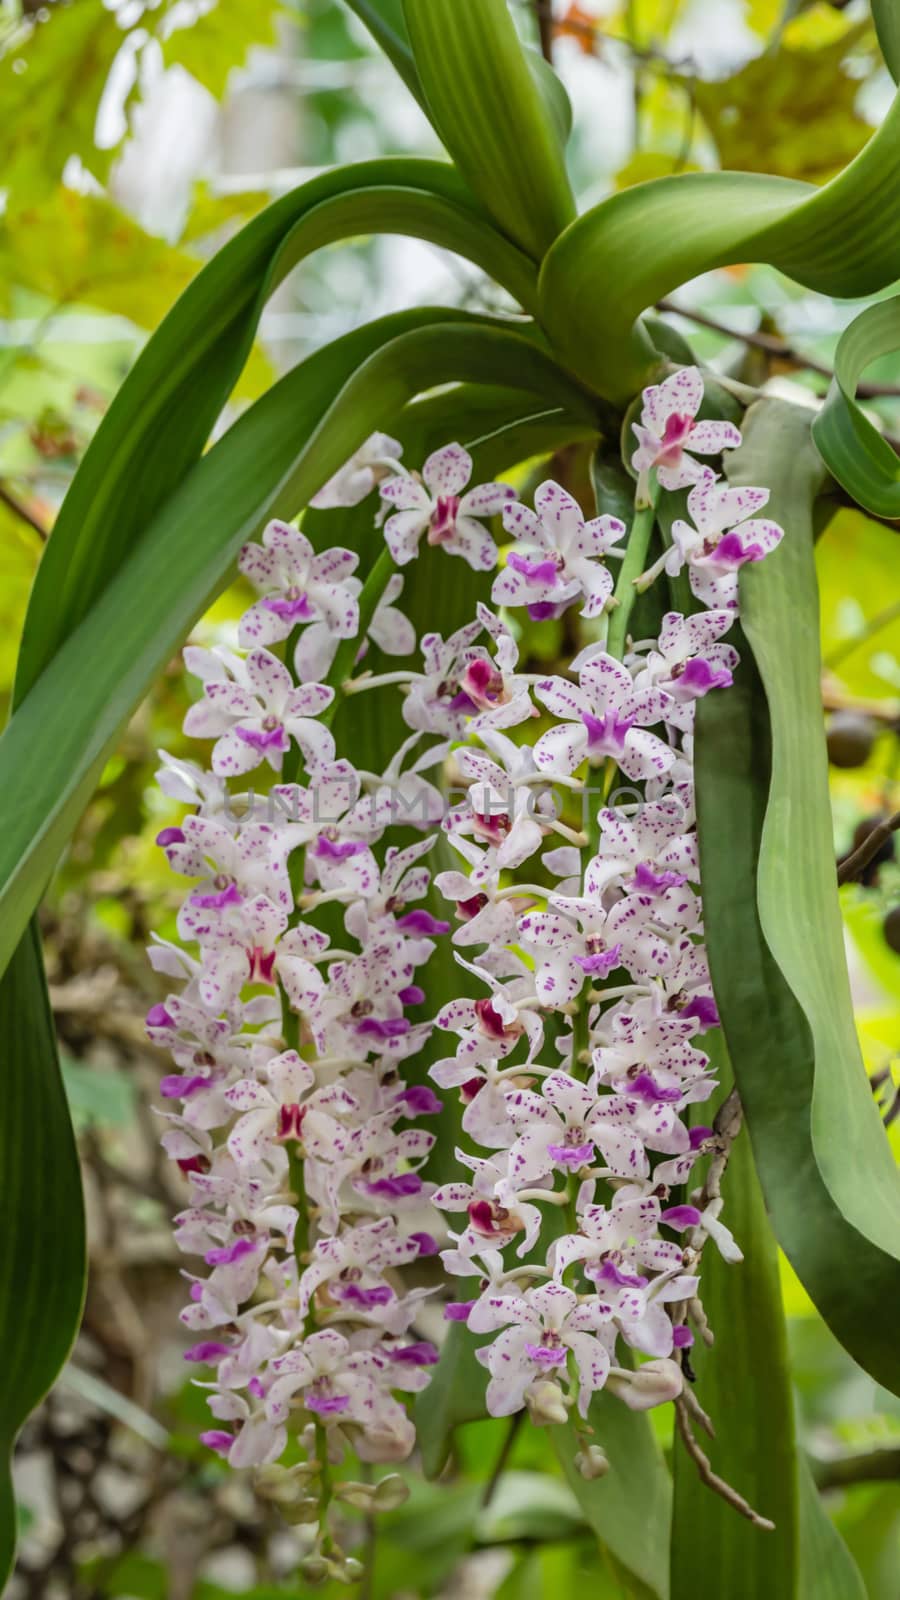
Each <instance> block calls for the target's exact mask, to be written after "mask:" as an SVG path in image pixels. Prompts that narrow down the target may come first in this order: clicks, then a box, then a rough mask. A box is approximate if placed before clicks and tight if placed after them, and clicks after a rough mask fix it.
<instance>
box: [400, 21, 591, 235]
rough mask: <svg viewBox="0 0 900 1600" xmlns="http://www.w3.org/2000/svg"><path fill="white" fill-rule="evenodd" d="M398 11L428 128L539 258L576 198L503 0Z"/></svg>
mask: <svg viewBox="0 0 900 1600" xmlns="http://www.w3.org/2000/svg"><path fill="white" fill-rule="evenodd" d="M404 14H405V17H406V23H407V27H408V29H409V36H410V40H411V42H412V49H413V58H414V60H415V64H416V70H417V72H418V74H419V78H420V79H421V82H422V86H423V89H424V92H425V99H426V102H427V107H428V112H429V115H430V117H431V120H432V122H433V123H434V126H435V129H436V130H437V133H438V134H439V136H440V138H441V139H442V140H443V143H444V144H445V145H446V147H447V149H448V150H449V152H450V154H451V156H452V157H453V160H454V162H455V163H456V165H457V166H458V168H459V170H460V172H461V173H462V174H463V176H464V177H465V178H466V179H467V181H468V182H469V184H470V185H471V188H472V190H473V191H474V193H475V194H477V195H479V196H480V198H481V200H482V201H483V203H484V205H485V206H486V207H487V209H488V210H489V211H490V213H491V215H492V216H493V217H494V218H495V220H496V221H497V222H498V223H499V224H500V226H501V227H502V228H503V229H504V231H505V232H506V233H508V234H509V236H510V238H512V239H515V241H516V243H517V244H519V245H521V246H522V248H523V249H525V250H527V252H528V254H529V255H531V256H533V257H534V259H535V260H540V258H541V256H542V255H543V254H544V251H545V250H546V249H547V247H548V246H549V245H550V244H551V242H552V241H553V239H555V238H556V236H557V234H558V233H559V232H560V231H561V230H562V229H563V228H564V227H565V226H566V224H567V223H569V222H570V221H571V220H572V217H573V215H574V211H575V203H574V200H573V197H572V191H571V188H570V186H569V180H568V177H567V175H566V168H565V161H564V157H563V150H562V140H561V138H560V109H559V106H558V105H555V106H554V109H553V110H551V109H550V108H549V106H548V103H547V100H546V99H545V97H544V93H543V92H539V91H538V90H537V89H536V88H535V82H534V78H533V76H532V71H531V69H530V67H529V64H528V56H527V54H526V52H525V50H524V49H523V47H522V45H521V43H520V42H519V37H518V34H517V33H516V29H515V25H514V23H513V20H512V17H511V15H510V12H509V8H508V6H507V3H506V0H478V4H477V5H472V4H468V3H466V4H462V5H461V4H459V0H404ZM538 70H539V69H538Z"/></svg>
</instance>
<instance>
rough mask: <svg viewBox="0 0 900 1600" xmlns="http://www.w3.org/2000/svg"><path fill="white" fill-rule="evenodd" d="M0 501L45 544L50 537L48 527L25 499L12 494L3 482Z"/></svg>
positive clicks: (0, 488)
mask: <svg viewBox="0 0 900 1600" xmlns="http://www.w3.org/2000/svg"><path fill="white" fill-rule="evenodd" d="M0 501H2V502H3V504H4V505H5V506H6V507H7V509H8V510H10V511H11V512H12V514H13V516H14V517H18V518H19V521H20V522H24V523H25V524H26V526H27V527H29V528H30V529H31V530H32V532H33V533H36V534H37V536H38V538H39V539H40V540H41V541H42V543H44V544H46V542H47V540H48V539H49V537H50V530H49V528H45V527H44V524H43V523H42V522H41V521H40V520H39V518H38V517H36V516H35V514H34V512H33V511H32V510H31V509H30V508H29V507H28V506H27V505H26V504H25V501H24V500H20V499H19V496H18V495H17V494H13V492H12V490H11V489H9V488H7V486H6V484H5V483H0Z"/></svg>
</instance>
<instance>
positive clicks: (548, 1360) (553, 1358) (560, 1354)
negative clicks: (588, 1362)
mask: <svg viewBox="0 0 900 1600" xmlns="http://www.w3.org/2000/svg"><path fill="white" fill-rule="evenodd" d="M525 1354H526V1355H527V1356H528V1357H530V1359H531V1360H532V1361H537V1362H538V1364H539V1365H540V1366H542V1367H559V1366H561V1365H562V1363H563V1362H564V1361H565V1359H566V1357H567V1356H568V1354H569V1352H568V1350H567V1348H566V1347H565V1345H564V1346H562V1348H559V1347H557V1346H554V1347H553V1348H551V1347H550V1346H549V1345H546V1344H526V1346H525Z"/></svg>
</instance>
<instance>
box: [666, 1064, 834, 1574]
mask: <svg viewBox="0 0 900 1600" xmlns="http://www.w3.org/2000/svg"><path fill="white" fill-rule="evenodd" d="M719 1054H720V1056H724V1054H725V1052H724V1051H720V1052H719ZM724 1076H725V1077H726V1079H727V1077H728V1074H727V1072H726V1073H725V1074H724ZM722 1193H723V1195H724V1196H725V1207H726V1217H727V1222H728V1226H729V1228H730V1229H731V1230H732V1232H733V1233H734V1235H735V1238H736V1239H737V1242H738V1244H739V1245H740V1248H741V1250H742V1251H743V1253H744V1259H743V1261H742V1262H737V1263H728V1262H725V1261H723V1260H722V1257H721V1256H720V1255H719V1253H718V1251H717V1250H716V1249H715V1246H714V1244H713V1242H712V1241H711V1240H710V1241H709V1243H708V1244H707V1247H706V1249H705V1250H704V1252H703V1263H702V1267H701V1284H700V1294H701V1297H702V1299H703V1306H704V1310H705V1312H706V1315H707V1317H708V1319H709V1324H710V1327H711V1329H712V1331H713V1333H714V1335H715V1344H714V1345H712V1346H711V1347H710V1346H708V1345H704V1344H703V1343H702V1342H701V1341H698V1342H697V1344H696V1345H695V1346H694V1348H693V1350H692V1351H691V1362H692V1365H693V1367H694V1369H695V1371H696V1375H697V1382H696V1385H695V1391H694V1392H695V1393H696V1396H697V1399H698V1401H699V1402H700V1405H701V1406H702V1407H703V1409H704V1411H706V1413H707V1415H708V1416H709V1418H710V1420H711V1421H712V1424H713V1426H714V1428H715V1430H716V1436H715V1439H713V1440H709V1439H708V1438H707V1437H706V1436H705V1434H704V1433H703V1432H702V1430H700V1429H699V1428H698V1427H697V1425H696V1424H695V1425H694V1432H695V1434H696V1436H697V1440H698V1442H699V1443H700V1445H701V1448H702V1449H703V1450H704V1451H705V1452H706V1454H707V1455H708V1456H709V1459H710V1462H711V1463H712V1467H713V1470H714V1471H715V1472H717V1473H718V1474H719V1476H720V1477H721V1478H724V1480H725V1482H726V1483H727V1484H729V1485H730V1486H731V1487H732V1488H733V1489H736V1490H737V1491H738V1493H739V1494H742V1495H743V1496H744V1497H745V1499H746V1500H748V1501H749V1503H750V1505H751V1506H752V1507H753V1508H754V1510H755V1511H758V1512H759V1514H760V1515H761V1516H764V1517H768V1518H770V1520H771V1521H772V1522H774V1523H775V1530H774V1532H771V1533H770V1532H767V1531H765V1530H764V1529H760V1528H756V1527H754V1526H753V1525H752V1524H751V1523H749V1522H746V1521H744V1520H743V1518H742V1517H741V1516H740V1515H739V1513H738V1512H737V1511H736V1510H735V1509H734V1507H733V1506H730V1505H728V1504H727V1503H726V1502H725V1501H724V1500H723V1499H721V1498H720V1497H719V1496H718V1495H717V1494H714V1493H713V1492H712V1490H711V1489H709V1488H707V1486H706V1485H705V1484H704V1483H702V1482H701V1480H700V1476H699V1474H698V1471H697V1468H696V1466H695V1464H694V1462H693V1461H692V1460H691V1458H690V1456H689V1455H688V1454H687V1451H686V1450H685V1448H684V1445H683V1444H682V1442H681V1439H680V1438H678V1437H677V1436H676V1442H675V1451H674V1458H673V1467H674V1476H675V1504H674V1510H673V1516H672V1552H671V1560H672V1600H686V1597H687V1596H692V1597H695V1600H707V1597H708V1600H719V1596H720V1595H722V1594H740V1593H741V1592H744V1593H746V1594H748V1595H749V1594H753V1595H757V1594H758V1595H765V1594H777V1595H779V1596H784V1597H785V1600H787V1597H788V1596H795V1595H796V1594H797V1588H796V1581H795V1578H796V1572H797V1567H798V1561H799V1555H798V1533H797V1520H798V1510H797V1478H796V1467H797V1455H796V1440H795V1437H794V1414H793V1396H792V1393H791V1379H790V1367H789V1363H788V1351H787V1335H786V1330H785V1323H784V1313H783V1311H782V1306H781V1285H780V1282H779V1275H778V1252H777V1249H776V1245H775V1240H774V1238H773V1236H772V1231H771V1228H770V1226H769V1221H768V1218H767V1216H766V1211H765V1206H764V1204H763V1198H762V1194H761V1192H760V1188H759V1183H758V1180H757V1177H756V1171H755V1168H754V1165H753V1154H752V1151H751V1149H750V1141H749V1138H748V1136H747V1130H746V1128H744V1129H742V1130H741V1132H740V1134H739V1135H738V1138H737V1139H736V1140H735V1143H734V1145H733V1146H732V1150H731V1156H730V1159H729V1162H728V1168H727V1171H726V1173H725V1177H724V1179H723V1181H722ZM823 1514H824V1513H823ZM698 1550H702V1551H703V1561H702V1562H698V1560H697V1552H698Z"/></svg>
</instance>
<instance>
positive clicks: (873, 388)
mask: <svg viewBox="0 0 900 1600" xmlns="http://www.w3.org/2000/svg"><path fill="white" fill-rule="evenodd" d="M656 309H657V311H668V312H669V313H670V314H672V315H674V316H677V317H685V318H686V319H687V321H688V322H695V323H696V324H697V326H698V328H709V329H710V331H711V332H712V333H721V334H723V335H724V336H725V337H726V338H728V339H738V340H739V341H740V343H741V344H745V345H748V346H749V347H750V349H751V350H762V351H763V352H764V353H765V354H766V355H768V356H772V357H773V358H774V359H776V360H778V361H788V362H790V363H791V365H792V366H795V367H805V368H806V370H807V371H808V372H817V373H819V375H820V377H823V378H828V379H829V380H831V379H832V378H833V377H834V373H833V371H832V369H831V367H827V366H826V365H825V363H824V362H822V361H817V360H816V358H815V357H814V356H805V355H803V353H802V351H800V350H798V349H796V347H795V346H794V345H792V344H789V343H788V341H787V339H783V338H781V336H780V335H779V334H775V333H760V332H759V331H757V332H755V333H741V332H740V331H739V330H738V329H737V328H729V327H728V325H727V323H724V322H719V321H717V319H716V318H715V317H710V316H708V315H707V314H706V312H705V311H694V310H693V308H691V309H688V307H687V306H679V305H676V304H675V302H674V300H657V302H656ZM856 393H857V396H858V397H859V399H860V400H879V399H897V398H898V397H900V387H898V386H897V385H896V384H891V383H860V384H858V385H857V388H856Z"/></svg>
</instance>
